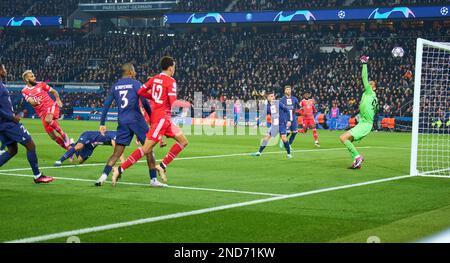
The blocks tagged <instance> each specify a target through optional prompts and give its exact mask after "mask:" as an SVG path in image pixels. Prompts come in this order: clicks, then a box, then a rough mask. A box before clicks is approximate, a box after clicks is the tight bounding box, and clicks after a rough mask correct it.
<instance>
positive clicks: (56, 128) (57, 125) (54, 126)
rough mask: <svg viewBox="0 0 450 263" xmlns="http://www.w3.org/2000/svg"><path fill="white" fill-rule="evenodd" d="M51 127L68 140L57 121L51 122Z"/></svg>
mask: <svg viewBox="0 0 450 263" xmlns="http://www.w3.org/2000/svg"><path fill="white" fill-rule="evenodd" d="M49 125H50V127H52V128H53V129H54V130H55V131H56V132H57V133H59V134H61V137H63V138H64V139H65V138H66V134H65V133H64V132H63V131H62V130H61V127H59V123H58V121H57V120H52V122H50V124H49Z"/></svg>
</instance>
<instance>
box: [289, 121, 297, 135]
mask: <svg viewBox="0 0 450 263" xmlns="http://www.w3.org/2000/svg"><path fill="white" fill-rule="evenodd" d="M286 129H287V130H288V131H289V132H292V133H297V130H298V122H297V121H291V127H289V128H288V127H287V124H286Z"/></svg>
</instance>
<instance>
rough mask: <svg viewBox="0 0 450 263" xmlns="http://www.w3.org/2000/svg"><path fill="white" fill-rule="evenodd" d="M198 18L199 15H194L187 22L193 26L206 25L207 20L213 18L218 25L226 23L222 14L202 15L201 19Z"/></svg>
mask: <svg viewBox="0 0 450 263" xmlns="http://www.w3.org/2000/svg"><path fill="white" fill-rule="evenodd" d="M196 16H197V14H192V15H191V16H190V17H189V18H188V20H187V21H186V22H187V23H191V24H202V23H206V22H205V20H206V19H208V18H212V19H213V20H214V21H215V22H216V23H226V21H225V18H223V16H222V15H221V14H220V13H207V14H206V15H200V17H196Z"/></svg>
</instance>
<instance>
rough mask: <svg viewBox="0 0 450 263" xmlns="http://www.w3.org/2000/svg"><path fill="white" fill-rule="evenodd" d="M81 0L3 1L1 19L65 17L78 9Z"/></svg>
mask: <svg viewBox="0 0 450 263" xmlns="http://www.w3.org/2000/svg"><path fill="white" fill-rule="evenodd" d="M79 2H80V0H21V1H17V0H2V1H0V17H11V16H65V17H68V16H69V15H71V14H72V12H73V11H75V10H76V9H77V7H78V3H79Z"/></svg>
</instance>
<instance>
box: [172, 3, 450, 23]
mask: <svg viewBox="0 0 450 263" xmlns="http://www.w3.org/2000/svg"><path fill="white" fill-rule="evenodd" d="M449 9H450V6H414V7H379V8H353V9H327V10H323V9H322V10H319V9H310V10H291V11H262V12H221V13H173V14H167V15H165V16H164V22H165V23H166V24H210V23H282V22H314V21H352V20H387V19H409V20H411V19H423V18H449V17H450V15H449Z"/></svg>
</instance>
